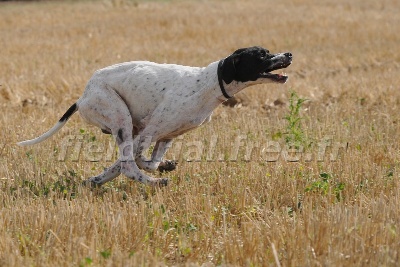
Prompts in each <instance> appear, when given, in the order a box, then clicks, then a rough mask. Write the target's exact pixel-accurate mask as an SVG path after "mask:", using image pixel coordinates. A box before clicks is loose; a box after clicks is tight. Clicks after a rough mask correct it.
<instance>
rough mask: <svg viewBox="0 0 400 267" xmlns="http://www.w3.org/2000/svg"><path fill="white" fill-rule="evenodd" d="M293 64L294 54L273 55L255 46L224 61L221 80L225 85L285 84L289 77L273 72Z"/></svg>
mask: <svg viewBox="0 0 400 267" xmlns="http://www.w3.org/2000/svg"><path fill="white" fill-rule="evenodd" d="M291 63H292V54H291V53H289V52H287V53H278V54H271V53H270V52H269V51H268V50H267V49H265V48H262V47H259V46H254V47H248V48H241V49H238V50H236V51H235V52H234V53H233V54H232V55H230V56H228V57H227V58H225V59H224V61H223V63H222V65H221V70H220V71H221V78H222V80H223V81H224V82H225V84H230V83H232V82H234V81H236V82H238V83H246V84H248V85H250V84H257V83H267V82H276V83H285V82H286V81H287V80H288V76H286V75H284V74H273V73H271V72H272V71H275V70H279V69H283V68H286V67H288V66H289V65H290V64H291Z"/></svg>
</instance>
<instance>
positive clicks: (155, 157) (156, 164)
mask: <svg viewBox="0 0 400 267" xmlns="http://www.w3.org/2000/svg"><path fill="white" fill-rule="evenodd" d="M171 145H172V139H168V140H158V141H157V143H156V145H155V146H154V149H153V152H152V154H151V159H150V160H147V159H146V157H144V156H143V155H140V156H139V157H138V158H137V159H136V163H137V164H138V166H139V168H141V169H143V170H146V171H150V172H153V171H155V170H157V169H158V170H159V171H161V172H162V171H173V170H175V168H176V165H177V164H178V163H177V162H175V161H171V160H166V161H163V157H164V155H165V153H167V151H168V149H169V148H170V147H171Z"/></svg>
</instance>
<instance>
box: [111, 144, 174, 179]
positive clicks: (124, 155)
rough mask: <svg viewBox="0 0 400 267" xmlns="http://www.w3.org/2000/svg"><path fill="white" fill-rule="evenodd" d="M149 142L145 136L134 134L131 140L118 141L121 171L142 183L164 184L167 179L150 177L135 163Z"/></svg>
mask: <svg viewBox="0 0 400 267" xmlns="http://www.w3.org/2000/svg"><path fill="white" fill-rule="evenodd" d="M149 144H150V142H148V140H147V138H146V137H145V136H136V137H135V139H134V140H132V141H129V140H127V141H124V142H122V143H119V144H118V147H119V151H120V153H121V156H120V160H121V172H122V173H123V174H125V175H126V176H127V177H128V178H130V179H133V180H135V181H139V182H141V183H144V184H148V185H160V186H165V185H167V183H168V179H166V178H153V177H150V176H148V175H146V174H144V173H142V172H141V171H140V169H139V167H138V165H137V163H136V160H137V159H139V158H140V157H141V156H142V152H143V151H144V150H147V149H148V148H149Z"/></svg>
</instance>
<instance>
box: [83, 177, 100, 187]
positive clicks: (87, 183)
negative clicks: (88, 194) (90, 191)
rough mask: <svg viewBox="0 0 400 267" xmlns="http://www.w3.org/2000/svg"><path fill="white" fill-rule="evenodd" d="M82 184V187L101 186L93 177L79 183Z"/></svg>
mask: <svg viewBox="0 0 400 267" xmlns="http://www.w3.org/2000/svg"><path fill="white" fill-rule="evenodd" d="M81 185H82V186H84V187H89V188H99V187H100V186H101V184H100V183H96V181H95V180H94V179H93V178H89V179H87V180H85V181H83V182H82V183H81Z"/></svg>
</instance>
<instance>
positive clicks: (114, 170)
mask: <svg viewBox="0 0 400 267" xmlns="http://www.w3.org/2000/svg"><path fill="white" fill-rule="evenodd" d="M99 92H101V93H99ZM79 112H80V114H81V116H82V117H83V118H84V119H85V120H86V121H88V122H89V123H91V124H94V125H96V126H98V127H100V128H101V129H109V130H110V131H111V134H112V135H113V136H114V137H115V139H116V142H117V145H118V148H119V152H120V158H119V159H118V161H117V162H116V163H115V164H114V165H113V166H111V167H110V168H108V169H106V171H105V172H103V173H102V174H100V175H98V176H95V177H92V178H90V179H89V181H90V182H91V183H92V184H99V185H101V184H103V183H105V182H108V181H110V180H112V179H114V178H115V177H117V176H118V174H120V173H123V174H125V175H126V176H127V177H128V178H130V179H133V180H135V181H139V182H142V183H145V184H151V185H166V184H167V180H166V179H157V178H153V177H150V176H148V175H146V174H144V173H142V172H141V171H140V170H139V167H138V166H137V164H136V162H135V159H136V157H138V156H139V155H141V153H142V151H143V150H144V149H147V148H148V146H149V145H150V143H149V144H145V143H146V142H145V141H146V139H144V138H141V137H140V136H137V137H136V138H135V139H133V136H132V134H133V124H132V117H131V114H130V112H129V109H128V107H127V106H126V104H125V102H124V100H123V99H122V98H121V97H120V96H119V95H118V94H117V93H116V92H115V91H114V90H113V89H110V88H107V87H105V86H104V87H101V88H97V89H96V94H95V95H93V94H90V95H87V96H86V97H83V98H82V99H81V100H80V103H79ZM118 162H119V163H120V165H119V167H118Z"/></svg>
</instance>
